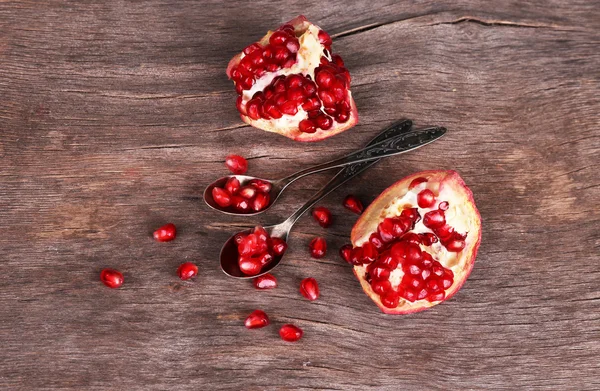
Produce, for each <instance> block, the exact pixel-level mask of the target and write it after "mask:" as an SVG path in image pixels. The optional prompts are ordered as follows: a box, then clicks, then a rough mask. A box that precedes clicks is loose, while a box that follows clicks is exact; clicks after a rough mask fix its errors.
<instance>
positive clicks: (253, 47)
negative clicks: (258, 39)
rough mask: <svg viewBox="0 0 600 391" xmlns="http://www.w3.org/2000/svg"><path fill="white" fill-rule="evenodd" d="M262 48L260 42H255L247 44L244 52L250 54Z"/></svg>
mask: <svg viewBox="0 0 600 391" xmlns="http://www.w3.org/2000/svg"><path fill="white" fill-rule="evenodd" d="M259 49H262V48H261V47H260V45H259V44H257V43H253V44H252V45H249V46H246V48H245V49H244V54H246V55H248V54H250V53H252V52H254V51H256V50H259Z"/></svg>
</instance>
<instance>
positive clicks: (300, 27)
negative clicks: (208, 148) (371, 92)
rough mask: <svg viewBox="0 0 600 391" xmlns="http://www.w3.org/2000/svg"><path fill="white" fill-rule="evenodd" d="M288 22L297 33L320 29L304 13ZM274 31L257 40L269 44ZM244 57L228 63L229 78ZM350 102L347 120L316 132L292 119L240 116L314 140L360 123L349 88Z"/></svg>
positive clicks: (253, 123)
mask: <svg viewBox="0 0 600 391" xmlns="http://www.w3.org/2000/svg"><path fill="white" fill-rule="evenodd" d="M286 24H290V25H292V26H294V30H295V31H296V34H304V33H305V32H306V31H308V30H309V27H311V26H315V27H316V28H317V30H319V28H318V26H316V25H313V24H312V23H311V22H309V21H308V20H307V19H306V17H305V16H304V15H300V16H297V17H296V18H294V19H292V20H290V21H289V22H287V23H286ZM273 33H274V31H271V30H269V31H268V32H267V33H266V34H265V35H264V36H263V37H262V38H261V39H260V40H259V41H257V42H258V43H260V44H261V46H265V45H267V44H268V43H269V38H270V37H271V35H272V34H273ZM301 51H302V48H301ZM242 58H243V52H241V53H238V54H236V55H235V56H234V57H233V58H232V59H231V60H230V61H229V64H228V65H227V69H226V71H225V72H226V74H227V77H228V78H229V79H231V72H232V70H233V69H234V68H235V67H237V66H238V64H239V63H240V61H241V59H242ZM348 103H349V104H350V114H349V118H348V120H347V121H346V122H344V123H338V122H335V121H334V124H333V126H332V127H331V128H330V129H328V130H323V129H317V131H316V132H314V133H304V132H301V131H300V130H299V129H298V123H295V122H291V121H290V124H289V126H284V125H282V124H281V123H280V124H278V125H275V124H274V123H273V122H272V121H271V120H266V119H263V118H260V119H257V120H255V119H252V118H250V117H249V116H247V115H244V114H243V113H240V118H241V119H242V121H244V122H245V123H247V124H248V125H250V126H253V127H255V128H258V129H262V130H264V131H266V132H271V133H277V134H280V135H282V136H285V137H287V138H290V139H292V140H294V141H302V142H313V141H320V140H324V139H326V138H329V137H332V136H335V135H336V134H340V133H342V132H344V131H346V130H348V129H350V128H352V127H353V126H355V125H356V124H357V123H358V110H357V108H356V103H355V102H354V99H353V98H352V93H351V91H350V90H348Z"/></svg>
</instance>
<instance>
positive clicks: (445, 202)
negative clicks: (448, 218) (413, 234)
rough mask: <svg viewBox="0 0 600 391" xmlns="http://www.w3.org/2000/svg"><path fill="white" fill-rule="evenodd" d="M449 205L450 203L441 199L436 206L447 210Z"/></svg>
mask: <svg viewBox="0 0 600 391" xmlns="http://www.w3.org/2000/svg"><path fill="white" fill-rule="evenodd" d="M449 207H450V204H448V201H442V202H440V204H439V205H438V208H439V209H440V210H448V208H449Z"/></svg>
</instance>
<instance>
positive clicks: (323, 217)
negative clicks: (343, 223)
mask: <svg viewBox="0 0 600 391" xmlns="http://www.w3.org/2000/svg"><path fill="white" fill-rule="evenodd" d="M312 215H313V217H314V219H315V220H316V221H317V223H319V225H320V226H321V227H323V228H327V227H329V226H330V225H331V222H332V219H331V212H330V211H329V209H327V208H325V207H324V206H319V207H316V208H315V209H313V211H312Z"/></svg>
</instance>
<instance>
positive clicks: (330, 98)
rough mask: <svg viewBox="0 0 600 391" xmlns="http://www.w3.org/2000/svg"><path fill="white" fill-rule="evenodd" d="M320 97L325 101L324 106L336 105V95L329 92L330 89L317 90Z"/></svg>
mask: <svg viewBox="0 0 600 391" xmlns="http://www.w3.org/2000/svg"><path fill="white" fill-rule="evenodd" d="M317 95H318V96H319V99H321V102H323V106H325V107H335V96H334V95H333V94H332V93H331V92H329V91H328V90H319V92H317Z"/></svg>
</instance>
